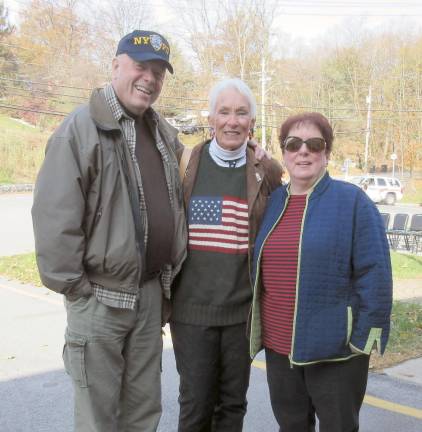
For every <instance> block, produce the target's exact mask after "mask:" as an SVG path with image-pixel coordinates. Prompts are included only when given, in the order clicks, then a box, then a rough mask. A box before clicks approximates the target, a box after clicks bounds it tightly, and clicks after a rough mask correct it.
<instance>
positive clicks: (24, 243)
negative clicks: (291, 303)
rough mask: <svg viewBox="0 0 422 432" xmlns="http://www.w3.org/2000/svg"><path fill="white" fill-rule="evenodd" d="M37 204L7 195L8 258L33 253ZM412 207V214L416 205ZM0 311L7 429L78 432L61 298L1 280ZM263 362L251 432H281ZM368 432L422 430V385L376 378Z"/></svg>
mask: <svg viewBox="0 0 422 432" xmlns="http://www.w3.org/2000/svg"><path fill="white" fill-rule="evenodd" d="M31 202H32V196H31V195H13V196H12V195H3V196H1V195H0V255H2V254H3V255H10V254H13V253H21V252H25V251H30V250H32V249H33V238H32V231H31V219H30V214H29V210H30V206H31ZM394 207H395V208H397V206H394ZM406 209H407V210H408V211H409V206H406ZM415 210H416V212H419V210H420V208H419V207H415ZM0 305H1V309H0V311H1V313H0V431H1V432H70V431H71V430H72V387H71V383H70V380H69V378H68V377H67V375H66V374H65V372H64V370H63V365H62V360H61V350H62V346H63V334H64V327H65V313H64V307H63V302H62V298H61V296H59V295H56V294H54V293H52V292H50V291H49V290H47V289H45V288H34V287H30V286H24V285H22V284H19V283H14V282H9V281H6V280H4V279H1V278H0ZM164 342H165V345H164V346H165V349H164V353H163V376H162V382H163V416H162V420H161V423H160V427H159V432H175V431H176V430H177V427H176V424H177V414H178V405H177V394H178V375H177V372H176V369H175V363H174V354H173V350H172V345H171V340H170V338H169V337H168V336H167V337H165V341H164ZM257 360H258V361H257V362H256V363H255V366H254V367H253V368H252V374H251V384H250V389H249V392H248V400H249V407H248V413H247V415H246V418H245V424H244V431H245V432H256V431H262V432H270V431H274V432H275V431H276V430H277V426H276V423H275V421H274V418H273V415H272V412H271V407H270V402H269V396H268V389H267V384H266V376H265V370H263V369H264V368H265V359H264V358H263V356H262V355H261V356H259V357H258V359H257ZM408 378H410V377H408ZM360 430H361V431H362V432H420V431H422V383H416V382H413V381H412V380H411V379H406V377H403V379H399V378H396V377H394V376H391V375H384V374H377V373H371V374H370V376H369V382H368V390H367V395H366V398H365V403H364V405H363V408H362V411H361V428H360Z"/></svg>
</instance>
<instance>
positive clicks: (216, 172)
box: [170, 79, 282, 432]
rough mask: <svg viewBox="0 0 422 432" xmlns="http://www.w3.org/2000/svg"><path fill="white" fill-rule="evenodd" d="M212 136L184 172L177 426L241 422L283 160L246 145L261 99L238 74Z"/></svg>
mask: <svg viewBox="0 0 422 432" xmlns="http://www.w3.org/2000/svg"><path fill="white" fill-rule="evenodd" d="M209 104H210V110H209V111H210V114H209V124H210V126H211V128H212V130H213V139H212V140H208V141H206V142H204V143H202V144H200V145H198V146H197V147H195V148H194V149H193V152H192V155H191V157H190V160H189V164H188V166H187V169H186V173H185V176H184V179H183V190H184V199H185V205H186V208H187V213H188V229H189V243H188V257H187V260H186V261H185V263H184V265H183V269H182V272H181V274H180V275H179V277H178V279H177V281H176V283H175V284H174V288H173V292H172V315H171V320H170V325H171V333H172V338H173V346H174V352H175V356H176V363H177V370H178V372H179V374H180V395H179V403H180V416H179V429H178V430H179V432H184V431H191V432H192V431H198V432H199V431H211V430H215V431H218V432H223V431H227V432H236V431H241V430H242V425H243V417H244V415H245V413H246V404H247V402H246V392H247V388H248V385H249V373H250V357H249V345H248V339H247V336H246V322H247V318H248V314H249V310H250V306H251V300H252V289H251V284H250V275H249V261H250V258H251V251H252V247H253V244H254V240H255V235H256V232H257V229H258V227H259V224H260V222H261V219H262V215H263V212H264V209H265V205H266V201H267V197H268V195H269V194H270V193H271V191H272V190H274V189H275V188H276V187H277V186H279V185H280V183H281V175H282V170H281V167H280V165H279V164H278V163H277V162H275V161H273V160H269V159H267V158H263V159H262V160H261V161H259V160H257V159H256V157H255V154H254V150H253V149H251V148H250V147H249V146H248V135H249V132H250V130H251V129H252V128H253V126H254V123H255V116H256V102H255V99H254V97H253V94H252V92H251V90H250V89H249V87H248V86H247V85H246V84H245V83H244V82H243V81H241V80H239V79H228V80H224V81H221V82H219V83H218V84H216V85H215V86H214V87H213V89H212V90H211V92H210V98H209Z"/></svg>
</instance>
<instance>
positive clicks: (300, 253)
mask: <svg viewBox="0 0 422 432" xmlns="http://www.w3.org/2000/svg"><path fill="white" fill-rule="evenodd" d="M325 173H326V170H325V171H324V172H323V174H322V175H321V177H320V178H319V179H318V180H317V181H316V182H315V184H314V185H313V186H312V188H311V189H310V190H309V191H308V193H307V194H306V195H307V196H306V206H305V209H304V211H303V215H302V223H301V225H300V241H299V249H298V253H297V270H296V295H295V311H294V314H293V327H292V340H291V347H290V354H289V356H288V357H289V361H290V365H291V366H292V365H293V364H297V363H295V362H294V361H293V352H294V346H295V336H296V317H297V304H298V298H299V275H300V265H301V261H302V240H303V227H304V225H305V218H306V212H307V211H308V205H309V198H310V197H311V195H312V192H313V191H314V190H315V188H316V187H317V185H318V184H319V182H320V181H321V180H322V178H323V177H324V176H325ZM290 187H291V184H290V183H289V185H288V187H287V190H288V192H289V196H290Z"/></svg>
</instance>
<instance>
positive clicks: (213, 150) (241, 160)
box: [209, 137, 248, 168]
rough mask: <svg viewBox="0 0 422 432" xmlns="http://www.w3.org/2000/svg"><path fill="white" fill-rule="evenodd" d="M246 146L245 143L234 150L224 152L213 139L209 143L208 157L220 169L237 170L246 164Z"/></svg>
mask: <svg viewBox="0 0 422 432" xmlns="http://www.w3.org/2000/svg"><path fill="white" fill-rule="evenodd" d="M247 145H248V143H247V141H245V142H244V143H243V144H242V145H241V146H240V147H239V148H237V149H235V150H226V149H223V147H220V146H219V145H218V143H217V140H216V139H215V137H214V138H213V139H212V140H211V143H210V149H209V151H210V156H211V158H212V160H213V161H214V162H215V163H216V164H217V165H219V166H221V167H225V168H238V167H241V166H243V165H245V164H246V147H247Z"/></svg>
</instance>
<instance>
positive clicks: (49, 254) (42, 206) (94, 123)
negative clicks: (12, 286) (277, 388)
mask: <svg viewBox="0 0 422 432" xmlns="http://www.w3.org/2000/svg"><path fill="white" fill-rule="evenodd" d="M166 69H167V70H168V71H169V72H170V73H173V68H172V66H171V64H170V47H169V44H168V42H167V41H166V39H165V38H164V37H163V36H161V35H159V34H157V33H154V32H151V31H141V30H138V31H134V32H132V33H130V34H128V35H126V36H125V37H124V38H122V40H121V41H120V42H119V45H118V48H117V52H116V57H115V58H114V59H113V63H112V81H111V84H109V85H107V86H106V87H105V88H102V89H96V90H95V91H94V92H93V94H92V96H91V99H90V101H89V104H87V105H85V106H82V107H79V108H77V109H76V110H75V111H74V112H73V113H71V114H70V115H69V116H68V117H67V118H66V119H65V120H64V121H63V123H62V124H61V125H60V126H59V127H58V128H57V130H56V131H55V132H54V134H53V135H52V136H51V138H50V140H49V142H48V146H47V150H46V156H45V160H44V163H43V165H42V167H41V170H40V172H39V175H38V178H37V182H36V186H35V194H34V205H33V209H32V215H33V223H34V233H35V241H36V254H37V264H38V268H39V271H40V275H41V279H42V281H43V283H44V285H45V286H47V287H48V288H50V289H52V290H54V291H56V292H59V293H62V294H64V296H65V305H66V311H67V329H66V334H65V346H64V350H63V360H64V364H65V368H66V371H67V372H68V374H69V375H70V376H71V378H72V381H73V384H74V391H75V431H77V432H88V431H90V432H131V431H137V432H140V431H142V432H149V431H155V430H156V429H157V425H158V422H159V419H160V415H161V389H160V386H161V382H160V360H161V352H162V338H161V323H162V316H161V315H162V313H161V310H162V303H163V298H168V297H169V292H170V284H171V282H172V281H173V279H174V277H175V275H176V274H177V272H178V271H179V269H180V266H181V264H182V262H183V260H184V259H185V255H186V227H185V215H184V210H183V204H182V189H181V184H180V180H179V174H178V160H179V157H180V153H181V152H182V150H183V146H182V144H181V143H180V142H179V141H178V138H177V131H176V130H175V129H174V128H173V127H172V126H170V125H169V124H168V123H167V122H166V121H165V120H164V119H163V118H162V117H161V116H160V115H159V114H158V113H157V112H155V111H154V110H153V109H152V108H151V105H152V104H153V103H154V102H155V101H156V100H157V98H158V97H159V95H160V92H161V89H162V86H163V82H164V78H165V73H166Z"/></svg>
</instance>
